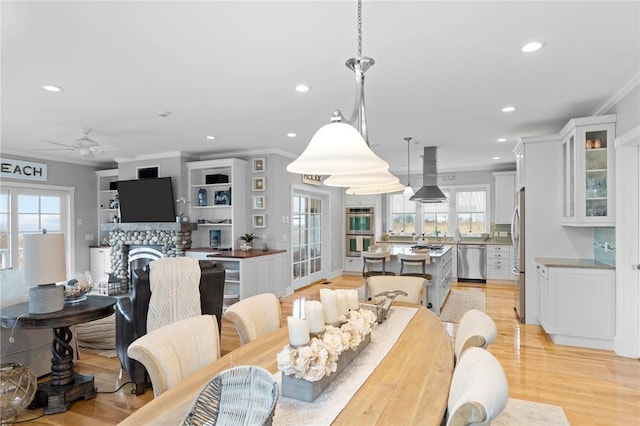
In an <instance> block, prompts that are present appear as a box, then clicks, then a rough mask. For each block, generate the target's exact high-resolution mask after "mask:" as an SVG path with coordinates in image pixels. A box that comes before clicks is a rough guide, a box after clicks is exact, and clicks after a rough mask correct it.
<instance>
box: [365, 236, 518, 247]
mask: <svg viewBox="0 0 640 426" xmlns="http://www.w3.org/2000/svg"><path fill="white" fill-rule="evenodd" d="M428 241H429V244H447V245H458V244H485V245H490V244H494V245H506V246H510V245H511V237H492V238H490V239H489V240H487V241H482V240H481V239H480V238H463V239H462V240H461V241H453V239H451V238H447V239H445V240H440V241H438V240H436V239H433V238H429V239H428ZM376 244H410V245H412V246H414V245H416V244H418V242H417V241H415V240H412V239H403V240H388V241H382V240H378V241H376Z"/></svg>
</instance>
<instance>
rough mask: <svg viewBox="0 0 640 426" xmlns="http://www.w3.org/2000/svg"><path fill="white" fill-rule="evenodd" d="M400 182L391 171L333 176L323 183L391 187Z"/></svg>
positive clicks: (345, 185) (342, 185)
mask: <svg viewBox="0 0 640 426" xmlns="http://www.w3.org/2000/svg"><path fill="white" fill-rule="evenodd" d="M398 182H400V179H398V178H397V177H396V176H394V175H392V174H391V173H390V172H389V170H380V171H378V172H373V173H361V174H357V175H331V176H329V177H328V178H326V179H325V180H324V181H323V182H322V183H323V184H324V185H327V186H341V187H345V188H347V187H350V186H354V187H355V186H374V185H391V184H394V183H398Z"/></svg>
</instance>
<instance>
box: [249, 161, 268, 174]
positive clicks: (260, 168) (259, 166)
mask: <svg viewBox="0 0 640 426" xmlns="http://www.w3.org/2000/svg"><path fill="white" fill-rule="evenodd" d="M252 165H253V172H254V173H259V172H264V171H265V170H267V159H266V158H254V159H253V162H252Z"/></svg>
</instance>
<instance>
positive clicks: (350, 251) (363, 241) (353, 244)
mask: <svg viewBox="0 0 640 426" xmlns="http://www.w3.org/2000/svg"><path fill="white" fill-rule="evenodd" d="M373 245H375V241H374V240H373V235H349V234H347V252H346V254H347V256H348V257H360V253H361V252H362V251H367V250H368V249H369V246H373Z"/></svg>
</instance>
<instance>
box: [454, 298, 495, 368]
mask: <svg viewBox="0 0 640 426" xmlns="http://www.w3.org/2000/svg"><path fill="white" fill-rule="evenodd" d="M497 334H498V330H497V327H496V323H495V322H494V321H493V319H492V318H491V317H490V316H489V315H487V314H486V313H485V312H482V311H480V310H478V309H470V310H468V311H467V312H465V313H464V314H463V315H462V318H461V319H460V323H459V324H458V330H457V331H456V337H455V341H454V351H453V352H454V355H455V359H456V362H459V361H460V357H461V356H462V354H463V352H465V351H466V350H467V349H468V348H471V347H474V346H475V347H480V348H484V349H486V348H487V346H489V345H490V344H491V343H493V341H494V340H495V339H496V335H497Z"/></svg>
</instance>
